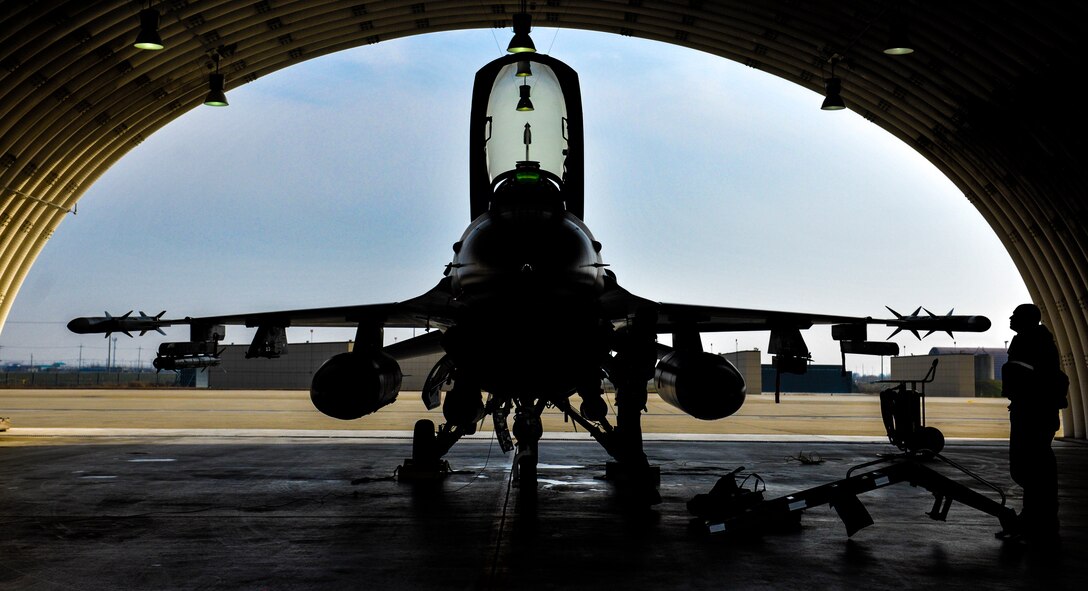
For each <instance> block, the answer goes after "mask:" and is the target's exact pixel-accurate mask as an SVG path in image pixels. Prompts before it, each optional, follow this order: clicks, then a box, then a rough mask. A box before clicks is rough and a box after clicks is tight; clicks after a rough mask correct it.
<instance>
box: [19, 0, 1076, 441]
mask: <svg viewBox="0 0 1088 591" xmlns="http://www.w3.org/2000/svg"><path fill="white" fill-rule="evenodd" d="M154 5H155V6H156V7H157V8H158V9H159V10H160V12H161V13H162V20H161V26H160V32H161V34H162V36H163V38H164V41H165V43H166V46H167V49H165V50H164V51H161V52H146V51H140V50H136V49H134V48H132V47H131V43H132V39H133V38H134V36H135V33H136V30H137V28H138V19H137V14H138V12H139V10H140V9H141V8H143V7H144V6H145V3H143V2H136V1H131V0H102V1H97V2H85V1H77V0H61V1H56V2H38V1H33V0H27V1H17V0H0V188H2V190H3V193H2V196H0V322H2V320H3V319H4V318H6V316H7V314H8V311H9V310H10V307H11V303H12V301H13V299H14V297H15V295H16V293H17V292H18V289H19V286H20V285H21V284H22V281H23V279H24V277H25V276H26V273H27V271H28V270H29V268H30V266H31V265H32V264H33V262H34V260H35V258H36V257H37V255H38V253H39V252H40V250H41V248H42V247H43V246H44V245H45V243H46V242H47V241H48V239H49V237H50V236H52V234H53V232H54V231H55V229H56V227H57V225H58V224H59V223H60V221H61V220H62V219H63V218H64V216H65V215H66V211H67V210H69V209H70V208H72V207H73V206H74V205H75V203H76V201H77V200H78V199H79V197H80V196H81V195H82V194H83V192H84V191H85V190H86V189H87V187H89V186H90V185H91V184H92V183H93V182H94V181H95V180H96V179H97V178H98V177H99V176H100V175H101V174H102V173H103V172H104V171H105V170H106V169H107V168H108V167H109V166H110V165H112V164H113V163H114V162H116V161H117V160H118V159H120V158H121V157H122V156H123V155H124V154H125V153H126V152H127V151H128V150H130V149H131V148H132V147H133V146H135V145H137V144H139V143H140V142H141V141H143V139H144V138H146V137H148V136H149V135H150V134H151V133H154V132H155V131H156V130H157V129H159V128H160V127H162V126H163V125H165V124H166V123H168V122H170V121H171V120H173V119H174V118H176V117H178V116H179V115H181V114H182V113H184V112H186V111H188V110H189V109H192V108H194V107H196V106H198V105H199V104H200V102H201V100H202V98H203V95H204V93H205V91H206V76H207V74H208V72H209V70H210V68H211V67H212V60H211V57H210V56H211V55H212V53H213V52H214V51H216V50H217V49H219V48H223V49H222V50H221V51H222V52H223V53H224V59H223V62H222V68H223V71H224V72H225V73H226V75H227V87H228V89H230V88H234V87H237V86H239V85H241V84H245V83H246V82H250V81H252V80H255V79H257V78H258V77H260V76H263V75H265V74H268V73H270V72H274V71H276V70H279V69H281V68H285V67H289V66H291V65H293V64H296V63H299V62H301V61H304V60H308V59H312V58H315V57H319V56H322V55H326V54H329V53H333V52H336V51H339V50H342V49H347V48H351V47H356V46H360V45H366V44H372V43H380V42H382V41H386V40H389V39H393V38H398V37H404V36H408V35H417V34H422V33H429V32H437V31H449V30H455V29H469V28H489V27H509V26H510V16H511V15H512V14H513V13H514V12H515V11H516V10H518V6H519V5H520V2H509V1H486V0H485V1H471V2H469V1H454V0H448V1H419V2H411V1H404V0H373V1H369V2H362V1H333V0H325V1H321V0H312V1H295V2H287V1H282V0H281V1H277V0H260V1H247V2H239V1H229V0H166V1H163V2H155V3H154ZM529 7H530V12H532V13H533V14H534V21H535V24H536V26H544V27H547V26H554V27H563V28H576V29H585V30H592V31H601V32H606V33H613V34H619V35H627V36H634V37H640V38H646V39H653V40H658V41H663V42H667V43H673V44H676V45H680V46H684V47H689V48H691V49H695V50H699V51H705V52H708V53H711V54H714V55H718V56H721V57H723V58H726V59H730V60H734V61H737V62H740V63H743V64H746V65H748V66H750V67H753V68H756V69H759V70H762V71H764V72H767V73H769V74H772V75H775V76H778V77H781V78H784V79H786V80H790V81H792V82H794V83H796V84H800V85H802V86H804V87H806V88H810V89H812V90H816V91H820V90H821V87H822V80H823V78H824V77H825V76H826V75H827V65H826V64H827V59H828V57H830V56H831V55H832V54H836V53H837V54H840V55H843V56H844V57H845V59H844V61H843V62H842V63H841V64H840V65H839V67H838V69H837V72H838V74H839V75H840V76H841V77H842V79H843V94H844V98H845V99H846V101H847V102H848V104H849V105H850V108H851V109H853V110H855V111H856V112H859V113H860V114H862V115H863V116H865V117H866V118H868V119H869V120H870V121H872V122H873V123H875V124H876V125H879V126H880V127H882V128H883V129H885V130H887V131H888V132H889V133H891V134H893V135H895V136H896V137H898V138H899V139H901V140H902V141H904V142H906V143H908V144H909V145H911V146H912V147H913V148H914V149H915V150H917V151H918V152H919V153H920V154H922V155H923V156H925V157H926V158H927V159H929V161H930V162H932V163H933V164H934V166H936V167H937V168H938V169H940V170H941V171H942V172H943V173H944V174H945V175H947V176H948V178H950V179H951V180H952V181H953V182H954V183H955V184H956V185H957V186H958V187H959V188H960V189H961V190H962V191H963V193H964V195H965V196H966V198H967V199H969V200H970V201H971V202H972V203H973V204H974V205H975V207H976V208H977V209H978V211H979V212H980V213H981V214H982V216H983V217H984V218H985V219H986V221H987V222H988V223H989V224H990V226H991V227H992V228H993V229H994V231H995V232H996V233H997V235H998V237H999V238H1000V239H1001V241H1002V242H1003V244H1004V245H1005V247H1006V248H1007V249H1008V251H1009V253H1010V255H1011V256H1012V259H1013V261H1014V262H1015V264H1016V265H1017V268H1018V269H1019V270H1020V273H1021V274H1022V276H1023V278H1024V280H1025V282H1026V284H1027V286H1028V289H1029V290H1030V292H1031V294H1032V298H1033V299H1034V300H1035V302H1036V303H1038V304H1039V305H1040V306H1041V307H1042V308H1043V309H1044V313H1045V318H1046V320H1047V322H1048V324H1049V325H1050V326H1051V328H1052V329H1053V330H1054V333H1055V336H1056V337H1057V339H1058V342H1059V348H1060V351H1061V354H1062V363H1063V366H1064V367H1065V369H1066V371H1067V372H1068V373H1069V374H1070V376H1071V377H1072V378H1073V382H1074V395H1073V396H1072V408H1071V409H1070V410H1069V411H1068V412H1067V414H1066V421H1065V424H1066V434H1067V435H1075V436H1076V437H1080V438H1083V437H1085V425H1086V422H1088V406H1086V404H1085V401H1086V397H1085V393H1086V390H1085V387H1086V385H1088V356H1086V355H1088V320H1086V318H1085V310H1086V309H1088V294H1086V293H1085V290H1086V288H1085V286H1086V285H1088V281H1086V274H1088V255H1086V245H1088V230H1086V224H1085V223H1084V222H1085V217H1086V216H1085V186H1084V185H1085V183H1084V180H1083V175H1082V174H1080V172H1081V171H1080V169H1079V165H1080V161H1079V160H1080V159H1079V156H1081V155H1082V154H1083V152H1084V151H1083V149H1081V148H1080V141H1081V137H1082V136H1083V131H1084V127H1085V117H1083V116H1080V115H1079V113H1078V111H1077V108H1078V107H1079V104H1076V103H1074V100H1075V98H1076V97H1075V96H1074V95H1073V93H1071V92H1069V88H1068V87H1067V84H1068V83H1067V82H1066V80H1067V77H1066V72H1069V71H1076V70H1075V69H1074V68H1075V66H1076V64H1074V62H1073V60H1072V59H1071V58H1070V57H1068V56H1074V55H1078V53H1077V51H1076V50H1077V49H1079V47H1078V46H1077V45H1076V44H1077V42H1078V41H1079V37H1080V35H1081V32H1082V31H1083V28H1084V26H1085V23H1086V19H1085V15H1086V10H1088V8H1086V7H1085V5H1083V4H1080V3H1076V2H1048V3H1034V4H1031V5H1024V4H1022V3H1016V2H1012V1H1011V0H1004V1H997V2H987V1H982V0H970V1H964V2H957V3H952V4H938V3H925V2H920V1H903V2H895V3H892V2H886V3H884V2H872V1H868V0H841V1H839V2H835V3H824V2H796V1H790V0H778V1H768V2H758V3H756V2H743V1H739V0H716V1H711V0H535V1H532V2H529ZM893 18H903V19H905V20H906V22H907V24H908V25H909V27H910V33H911V38H912V40H913V44H914V45H915V46H916V47H917V49H918V51H917V52H916V53H915V54H912V55H910V56H904V57H889V56H885V55H883V54H882V53H881V52H880V49H881V45H882V44H883V42H884V41H885V39H886V38H887V35H888V32H889V23H890V21H891V20H892V19H893ZM814 116H815V115H814Z"/></svg>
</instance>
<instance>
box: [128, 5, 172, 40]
mask: <svg viewBox="0 0 1088 591" xmlns="http://www.w3.org/2000/svg"><path fill="white" fill-rule="evenodd" d="M132 46H133V47H135V48H136V49H149V50H152V51H157V50H159V49H162V48H163V47H164V45H163V44H162V37H160V36H159V11H158V10H155V9H154V8H151V2H148V3H147V8H145V9H143V10H141V11H140V32H139V33H137V34H136V42H135V43H133V44H132Z"/></svg>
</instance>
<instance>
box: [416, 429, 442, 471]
mask: <svg viewBox="0 0 1088 591" xmlns="http://www.w3.org/2000/svg"><path fill="white" fill-rule="evenodd" d="M437 461H438V439H437V437H436V435H435V430H434V421H431V420H430V419H420V420H418V421H416V425H415V428H414V429H413V430H412V462H414V463H415V464H417V465H420V466H426V465H428V464H430V463H431V462H437Z"/></svg>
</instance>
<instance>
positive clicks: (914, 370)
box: [889, 353, 993, 398]
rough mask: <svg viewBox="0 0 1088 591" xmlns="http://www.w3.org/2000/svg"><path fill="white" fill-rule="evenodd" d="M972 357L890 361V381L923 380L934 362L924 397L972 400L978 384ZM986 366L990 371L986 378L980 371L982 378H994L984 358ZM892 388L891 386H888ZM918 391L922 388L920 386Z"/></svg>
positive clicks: (935, 356) (907, 358) (918, 358)
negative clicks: (935, 365) (933, 368)
mask: <svg viewBox="0 0 1088 591" xmlns="http://www.w3.org/2000/svg"><path fill="white" fill-rule="evenodd" d="M976 359H977V357H976V356H975V355H973V354H967V353H963V354H952V355H913V356H910V357H892V375H891V378H890V379H892V380H902V381H910V380H918V381H921V380H922V378H923V377H925V375H926V372H928V371H929V368H930V367H932V365H933V361H934V360H936V361H937V371H936V373H935V374H934V379H933V382H932V383H929V384H926V385H925V390H926V396H953V397H960V398H974V397H975V393H976V390H977V388H976V385H975V384H976V382H978V381H979V378H978V376H979V374H980V372H979V364H978V362H977V361H976ZM986 359H987V360H988V361H989V364H988V365H987V364H983V365H985V366H986V367H988V368H989V373H988V374H987V373H986V371H985V370H983V372H981V373H982V375H983V376H985V375H989V376H991V377H990V378H985V379H992V376H993V365H992V363H993V359H992V358H990V357H989V356H986ZM889 386H891V384H889ZM918 389H919V390H921V386H920V385H919V388H918Z"/></svg>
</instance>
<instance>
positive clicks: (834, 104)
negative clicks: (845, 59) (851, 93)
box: [820, 54, 846, 111]
mask: <svg viewBox="0 0 1088 591" xmlns="http://www.w3.org/2000/svg"><path fill="white" fill-rule="evenodd" d="M841 59H842V56H840V55H839V54H835V55H833V56H831V58H830V59H828V60H827V61H828V62H829V63H830V64H831V77H830V78H825V79H824V103H823V104H822V105H820V108H821V109H823V110H824V111H841V110H843V109H845V108H846V103H845V102H844V101H843V100H842V80H840V79H839V78H838V77H837V76H835V64H837V63H838V62H839V61H840V60H841Z"/></svg>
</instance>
